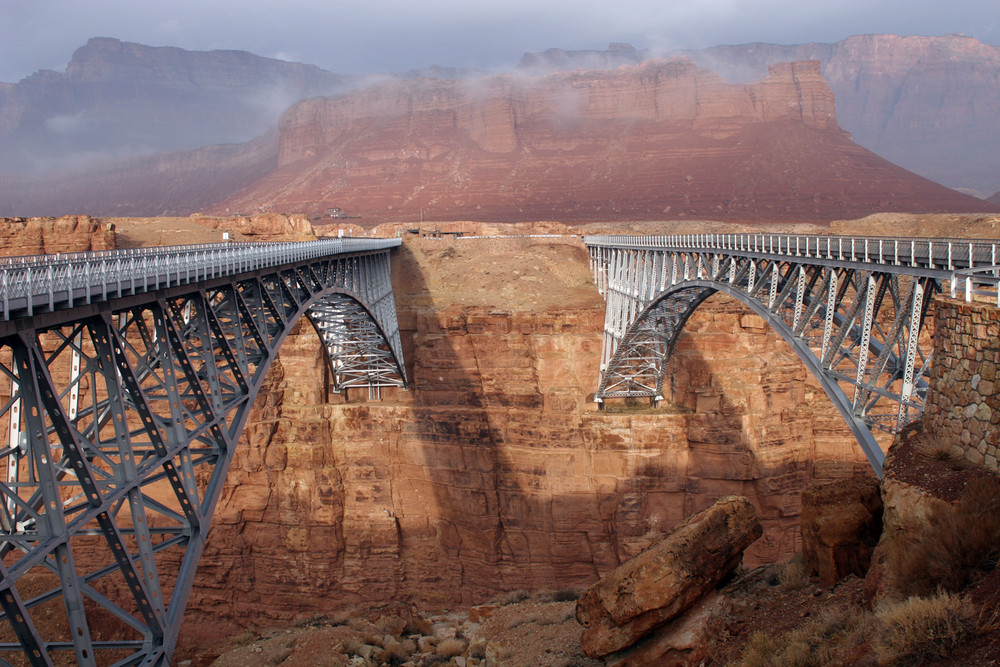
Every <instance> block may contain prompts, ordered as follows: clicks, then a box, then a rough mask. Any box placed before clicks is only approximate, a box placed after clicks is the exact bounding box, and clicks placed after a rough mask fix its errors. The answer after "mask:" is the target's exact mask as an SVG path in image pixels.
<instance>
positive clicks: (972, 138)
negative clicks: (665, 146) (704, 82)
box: [520, 35, 1000, 196]
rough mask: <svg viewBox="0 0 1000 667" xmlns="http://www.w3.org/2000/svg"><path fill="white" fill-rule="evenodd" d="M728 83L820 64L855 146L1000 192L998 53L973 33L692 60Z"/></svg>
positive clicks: (538, 64) (632, 56) (751, 47)
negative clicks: (785, 66) (786, 66)
mask: <svg viewBox="0 0 1000 667" xmlns="http://www.w3.org/2000/svg"><path fill="white" fill-rule="evenodd" d="M684 53H686V54H687V55H688V56H690V57H691V59H692V60H694V61H695V62H696V63H698V64H699V65H701V66H702V67H706V68H708V69H711V70H713V71H715V72H718V73H719V74H720V75H721V76H723V77H725V78H726V79H727V80H728V81H753V80H755V79H757V78H759V77H760V76H763V75H764V73H766V72H767V68H768V67H769V66H770V65H773V64H775V63H780V62H787V61H793V60H817V61H819V62H820V63H821V64H822V70H823V76H824V78H825V79H826V81H827V83H828V84H829V85H830V88H831V90H832V91H833V93H834V95H835V96H836V98H837V118H838V120H839V122H840V125H841V127H843V128H844V129H845V130H847V131H848V132H850V133H851V135H852V137H853V138H854V141H856V142H857V143H859V144H860V145H862V146H864V147H865V148H868V149H869V150H872V151H874V152H875V153H878V154H879V155H880V156H881V157H883V158H885V159H887V160H889V161H890V162H893V163H894V164H898V165H900V166H901V167H904V168H905V169H909V170H911V171H913V172H915V173H917V174H920V175H921V176H925V177H927V178H930V179H931V180H934V181H936V182H938V183H942V184H944V185H947V186H948V187H952V188H966V189H972V190H976V191H978V192H979V193H980V194H982V195H984V196H985V195H989V194H990V193H993V192H995V191H996V190H997V187H998V186H1000V177H998V174H1000V157H998V156H1000V131H998V129H997V124H996V122H995V118H996V116H997V113H998V111H1000V86H998V82H1000V46H997V45H994V44H986V43H983V42H980V41H979V40H977V39H975V38H973V37H968V36H966V35H941V36H922V35H913V36H901V35H854V36H852V37H848V38H846V39H843V40H840V41H838V42H833V43H815V42H813V43H809V44H787V45H781V44H766V43H751V44H736V45H721V46H714V47H710V48H707V49H700V50H692V51H686V52H684ZM651 57H653V56H652V54H651V53H650V52H649V51H648V50H638V49H635V48H632V47H629V46H627V45H620V44H619V45H615V44H613V45H611V47H609V48H608V50H607V51H561V50H558V49H550V50H548V51H545V52H542V53H535V54H526V55H525V57H524V58H523V59H522V61H521V65H520V67H521V68H523V69H527V70H529V71H536V72H537V71H545V70H549V69H560V70H566V69H574V68H576V67H590V68H597V67H604V68H607V67H613V66H616V65H620V64H623V63H633V64H634V63H637V62H642V61H643V60H646V59H649V58H651Z"/></svg>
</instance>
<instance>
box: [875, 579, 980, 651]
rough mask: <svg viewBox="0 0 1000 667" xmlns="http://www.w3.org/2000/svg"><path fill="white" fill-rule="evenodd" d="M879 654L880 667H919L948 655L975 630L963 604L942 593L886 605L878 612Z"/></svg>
mask: <svg viewBox="0 0 1000 667" xmlns="http://www.w3.org/2000/svg"><path fill="white" fill-rule="evenodd" d="M875 618H876V620H877V622H878V626H879V627H878V634H877V637H876V638H875V642H874V643H875V653H876V655H877V656H878V661H879V664H880V665H906V664H919V663H920V662H922V661H924V660H928V659H931V658H939V657H944V656H946V655H948V654H949V653H950V652H951V650H952V649H953V648H955V647H956V646H958V645H959V644H961V643H962V642H963V641H964V640H965V639H966V638H967V637H968V636H969V635H970V634H971V633H972V630H973V625H974V624H973V622H972V619H971V618H970V614H969V612H968V610H967V608H966V605H965V604H963V602H962V600H961V599H960V598H959V597H958V596H955V595H952V594H950V593H947V592H944V591H942V592H941V593H938V594H937V595H934V596H932V597H923V598H919V597H912V598H909V599H907V600H905V601H903V602H899V603H891V604H886V605H883V606H881V607H879V609H878V610H876V612H875Z"/></svg>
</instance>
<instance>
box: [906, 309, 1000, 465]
mask: <svg viewBox="0 0 1000 667" xmlns="http://www.w3.org/2000/svg"><path fill="white" fill-rule="evenodd" d="M935 305H936V306H937V318H936V323H935V327H934V359H933V363H932V365H931V371H930V375H929V378H928V380H929V383H930V395H929V396H928V401H927V406H926V408H925V415H924V429H925V431H926V432H927V433H928V435H930V436H931V437H934V438H937V439H939V440H940V441H941V442H943V443H950V444H951V445H953V446H956V445H957V446H958V447H961V448H962V450H964V452H965V456H966V458H968V459H970V460H971V461H973V462H975V463H979V464H982V465H985V466H986V467H987V468H989V469H991V470H998V465H997V460H998V458H1000V392H998V391H997V390H998V388H1000V377H998V375H1000V373H998V369H1000V309H997V308H995V307H993V306H990V305H989V304H985V303H975V302H973V303H965V302H964V301H956V300H953V299H947V298H943V297H938V298H937V299H935Z"/></svg>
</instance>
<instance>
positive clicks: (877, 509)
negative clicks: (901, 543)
mask: <svg viewBox="0 0 1000 667" xmlns="http://www.w3.org/2000/svg"><path fill="white" fill-rule="evenodd" d="M800 521H801V529H802V556H803V560H804V561H805V567H806V572H808V573H809V574H810V575H813V576H817V577H819V583H820V585H822V586H828V587H829V586H833V585H834V584H836V583H837V582H838V581H840V580H841V579H843V578H844V577H845V576H847V575H848V574H856V575H858V576H859V577H864V576H865V574H867V572H868V566H869V564H870V563H871V558H872V551H873V550H874V549H875V545H876V544H877V543H878V540H879V537H880V536H881V534H882V496H881V495H880V493H879V483H878V480H877V479H874V478H872V477H853V478H848V479H843V480H839V481H837V482H832V483H829V484H814V485H812V486H810V487H808V488H806V489H805V491H803V492H802V513H801V515H800Z"/></svg>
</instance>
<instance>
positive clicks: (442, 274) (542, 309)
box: [182, 237, 870, 646]
mask: <svg viewBox="0 0 1000 667" xmlns="http://www.w3.org/2000/svg"><path fill="white" fill-rule="evenodd" d="M393 262H394V266H393V275H394V288H395V291H396V299H397V307H398V310H399V317H400V323H401V328H402V335H403V342H404V346H405V354H406V358H407V363H408V366H409V368H408V371H409V374H410V377H411V378H412V387H411V388H410V390H409V391H401V390H383V394H382V400H376V401H370V400H368V397H367V392H361V393H359V394H354V393H353V392H349V393H348V394H347V395H346V396H344V395H337V394H332V393H331V392H330V390H329V384H328V377H327V375H326V370H325V367H324V364H323V358H322V353H321V350H320V346H319V341H318V339H317V337H316V335H315V333H314V332H313V331H312V330H311V329H310V328H309V327H308V326H307V325H300V326H299V327H298V329H297V331H296V332H295V334H294V335H292V336H290V338H289V339H288V341H287V342H286V343H285V345H284V346H283V348H282V351H281V353H280V355H279V358H278V360H277V361H276V362H275V364H274V366H273V368H272V369H271V371H270V375H269V377H268V380H267V385H266V389H265V391H263V392H262V394H261V395H260V396H259V397H258V399H257V402H256V404H255V407H254V413H253V416H252V419H251V422H250V423H249V424H248V426H247V429H246V432H245V434H244V437H243V440H242V441H241V443H240V446H239V449H238V451H237V454H236V458H235V460H234V463H233V467H232V469H231V471H230V474H229V478H228V480H227V483H226V489H225V491H224V493H223V497H222V499H221V501H220V503H219V508H218V511H217V513H216V515H215V518H214V523H213V528H212V532H211V534H210V536H209V539H208V542H207V545H206V549H205V554H204V556H203V557H202V559H201V563H200V565H199V570H198V577H197V583H196V586H195V589H194V591H193V593H192V596H191V603H190V605H189V608H188V612H187V616H186V618H187V621H186V622H185V627H184V630H183V638H182V642H184V643H185V644H186V645H188V646H192V645H197V644H199V643H200V642H202V641H204V640H207V639H210V638H212V637H214V636H217V634H218V632H219V631H220V626H223V627H226V626H230V627H231V626H234V625H236V624H244V625H245V624H249V623H254V624H267V623H269V622H272V621H278V620H286V619H290V618H293V617H301V616H308V615H312V614H318V613H326V612H330V611H331V610H334V609H339V608H345V607H353V606H356V605H363V604H372V603H378V602H383V601H389V600H405V601H412V602H415V603H417V604H418V605H420V606H422V607H438V606H453V605H463V604H471V603H476V602H481V601H484V600H486V599H489V598H490V597H492V596H493V595H495V594H496V593H497V592H499V591H504V590H511V589H517V588H529V589H559V588H568V587H581V586H584V585H588V584H590V583H592V582H593V581H595V580H596V579H597V577H598V576H599V575H601V574H603V573H605V572H607V571H608V570H610V569H612V568H614V567H615V566H617V565H618V564H619V563H621V562H623V561H624V560H626V559H628V558H630V557H632V556H634V555H635V554H637V553H638V552H639V551H641V550H642V549H643V548H645V547H646V546H648V545H649V544H650V543H651V542H652V541H653V540H655V539H656V538H657V537H658V536H659V535H660V534H661V533H662V532H664V531H667V530H669V529H670V527H671V526H672V525H673V524H674V523H675V522H677V521H679V520H680V519H681V518H683V517H684V516H686V515H688V514H690V513H692V512H694V511H697V510H700V509H703V508H705V507H707V506H708V505H709V504H711V503H712V502H713V501H714V500H715V499H716V498H718V497H719V496H723V495H730V494H741V495H746V496H748V497H749V498H751V500H752V501H753V502H754V504H755V505H756V507H757V510H758V512H759V513H760V515H761V518H762V522H763V524H764V526H765V536H764V538H763V539H762V540H760V541H759V542H757V543H756V544H755V545H754V546H753V547H752V548H751V549H750V551H749V553H748V556H747V562H748V563H749V564H755V563H761V562H769V561H773V560H777V559H781V558H785V557H787V556H788V555H790V554H791V553H793V552H795V551H796V550H798V549H799V537H798V530H797V525H798V512H799V493H800V492H801V490H802V489H803V488H804V487H805V486H806V485H808V484H809V483H811V482H812V481H815V480H820V479H822V480H831V479H837V478H842V477H845V476H855V475H865V474H870V469H869V466H868V464H867V462H866V461H865V459H864V457H863V455H862V454H861V452H860V450H859V448H858V447H857V445H856V444H855V442H854V440H853V438H852V437H851V435H850V433H849V431H848V430H847V428H846V427H845V426H844V425H843V423H842V421H841V419H840V417H839V416H838V415H837V414H836V412H835V410H834V409H833V407H832V406H831V405H830V403H829V401H828V400H827V399H826V397H825V395H823V393H822V391H821V390H819V389H818V387H817V386H816V385H815V383H813V382H812V381H811V380H810V378H809V377H808V375H807V372H806V371H805V369H804V368H803V367H802V365H801V363H800V362H799V361H798V359H797V357H796V356H795V354H794V353H793V352H792V351H791V349H790V348H788V347H787V346H786V345H785V344H784V343H783V342H782V341H781V339H780V338H779V337H777V336H775V335H774V334H772V333H771V332H770V331H769V330H768V329H767V327H766V326H765V325H764V323H763V321H762V320H760V318H759V317H757V316H755V315H753V314H752V313H750V312H749V311H747V310H745V309H744V308H742V307H741V306H740V305H738V304H736V303H735V302H732V301H727V300H724V299H722V298H721V297H717V298H713V299H712V300H710V301H709V302H707V303H706V304H705V306H703V307H702V309H701V311H700V312H699V313H698V314H697V315H696V316H695V317H694V318H693V319H692V321H691V323H690V325H689V333H686V334H685V335H684V336H683V337H682V339H681V341H680V344H679V346H678V354H677V358H676V359H675V361H674V362H672V373H671V376H672V380H671V387H668V390H672V393H671V397H672V398H673V403H668V404H665V405H663V406H661V407H659V408H656V409H652V408H648V407H646V408H643V407H641V406H640V407H635V408H623V409H621V410H620V411H612V409H609V410H607V411H600V410H598V409H597V407H596V405H595V404H594V403H593V401H592V398H593V390H594V388H595V387H596V384H597V379H598V361H599V355H600V345H601V331H602V328H603V313H604V309H603V302H602V301H601V299H600V297H599V295H598V294H597V291H596V289H595V287H594V285H593V282H592V280H591V278H590V275H589V271H588V266H587V253H586V250H585V248H584V246H583V244H582V242H581V240H580V239H578V238H574V237H562V238H555V239H553V238H536V239H531V238H498V239H450V240H445V239H437V238H408V239H407V240H406V242H405V243H404V245H403V247H402V248H401V249H400V250H399V251H398V253H397V254H396V255H395V257H394V259H393Z"/></svg>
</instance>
